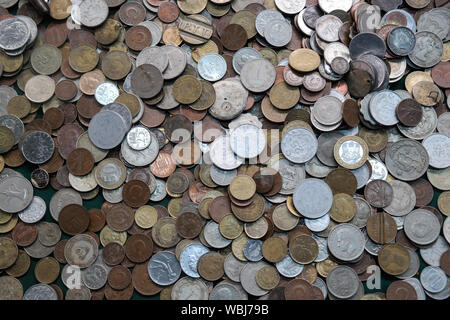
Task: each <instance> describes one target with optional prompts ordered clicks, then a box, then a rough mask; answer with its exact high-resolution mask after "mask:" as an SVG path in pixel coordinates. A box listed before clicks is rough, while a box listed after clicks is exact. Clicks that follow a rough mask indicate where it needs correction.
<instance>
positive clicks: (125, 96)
mask: <svg viewBox="0 0 450 320" xmlns="http://www.w3.org/2000/svg"><path fill="white" fill-rule="evenodd" d="M115 102H119V103H121V104H123V105H124V106H126V107H127V108H128V109H129V110H130V112H131V116H132V117H133V118H134V117H136V116H137V115H138V113H139V110H140V109H141V105H140V103H139V100H138V98H137V97H136V96H135V95H134V94H131V93H126V92H123V93H122V94H121V95H120V96H118V97H117V99H116V101H115Z"/></svg>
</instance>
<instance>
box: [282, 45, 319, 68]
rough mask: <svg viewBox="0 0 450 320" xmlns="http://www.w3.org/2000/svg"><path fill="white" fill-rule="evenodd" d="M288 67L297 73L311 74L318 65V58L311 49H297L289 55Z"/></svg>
mask: <svg viewBox="0 0 450 320" xmlns="http://www.w3.org/2000/svg"><path fill="white" fill-rule="evenodd" d="M289 65H290V66H291V67H292V68H294V69H295V70H297V71H299V72H311V71H314V70H315V69H317V68H318V67H319V65H320V56H319V55H318V54H317V53H316V52H315V51H314V50H311V49H297V50H295V51H293V52H292V53H291V54H290V55H289Z"/></svg>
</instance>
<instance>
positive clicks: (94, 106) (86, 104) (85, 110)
mask: <svg viewBox="0 0 450 320" xmlns="http://www.w3.org/2000/svg"><path fill="white" fill-rule="evenodd" d="M101 109H102V105H101V104H100V103H98V102H97V100H96V99H95V97H94V96H87V95H82V96H81V97H80V99H79V100H78V101H77V111H78V114H79V115H81V116H82V117H83V118H86V119H92V118H93V117H94V116H95V115H96V114H97V113H99V112H100V110H101Z"/></svg>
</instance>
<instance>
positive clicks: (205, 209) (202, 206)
mask: <svg viewBox="0 0 450 320" xmlns="http://www.w3.org/2000/svg"><path fill="white" fill-rule="evenodd" d="M213 200H214V199H213V198H205V197H203V198H202V201H200V203H199V204H198V212H199V213H200V215H201V216H202V217H203V218H205V219H207V220H209V219H211V216H210V215H209V206H210V205H211V202H212V201H213Z"/></svg>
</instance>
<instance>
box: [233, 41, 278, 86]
mask: <svg viewBox="0 0 450 320" xmlns="http://www.w3.org/2000/svg"><path fill="white" fill-rule="evenodd" d="M241 50H242V49H241ZM275 78H276V71H275V67H274V66H273V64H272V63H270V61H269V60H267V59H255V60H251V61H248V62H247V63H245V64H244V66H243V67H242V70H241V82H242V84H243V85H244V87H245V88H246V89H247V90H249V91H252V92H264V91H267V90H269V89H270V88H271V87H272V85H273V84H274V82H275Z"/></svg>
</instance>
